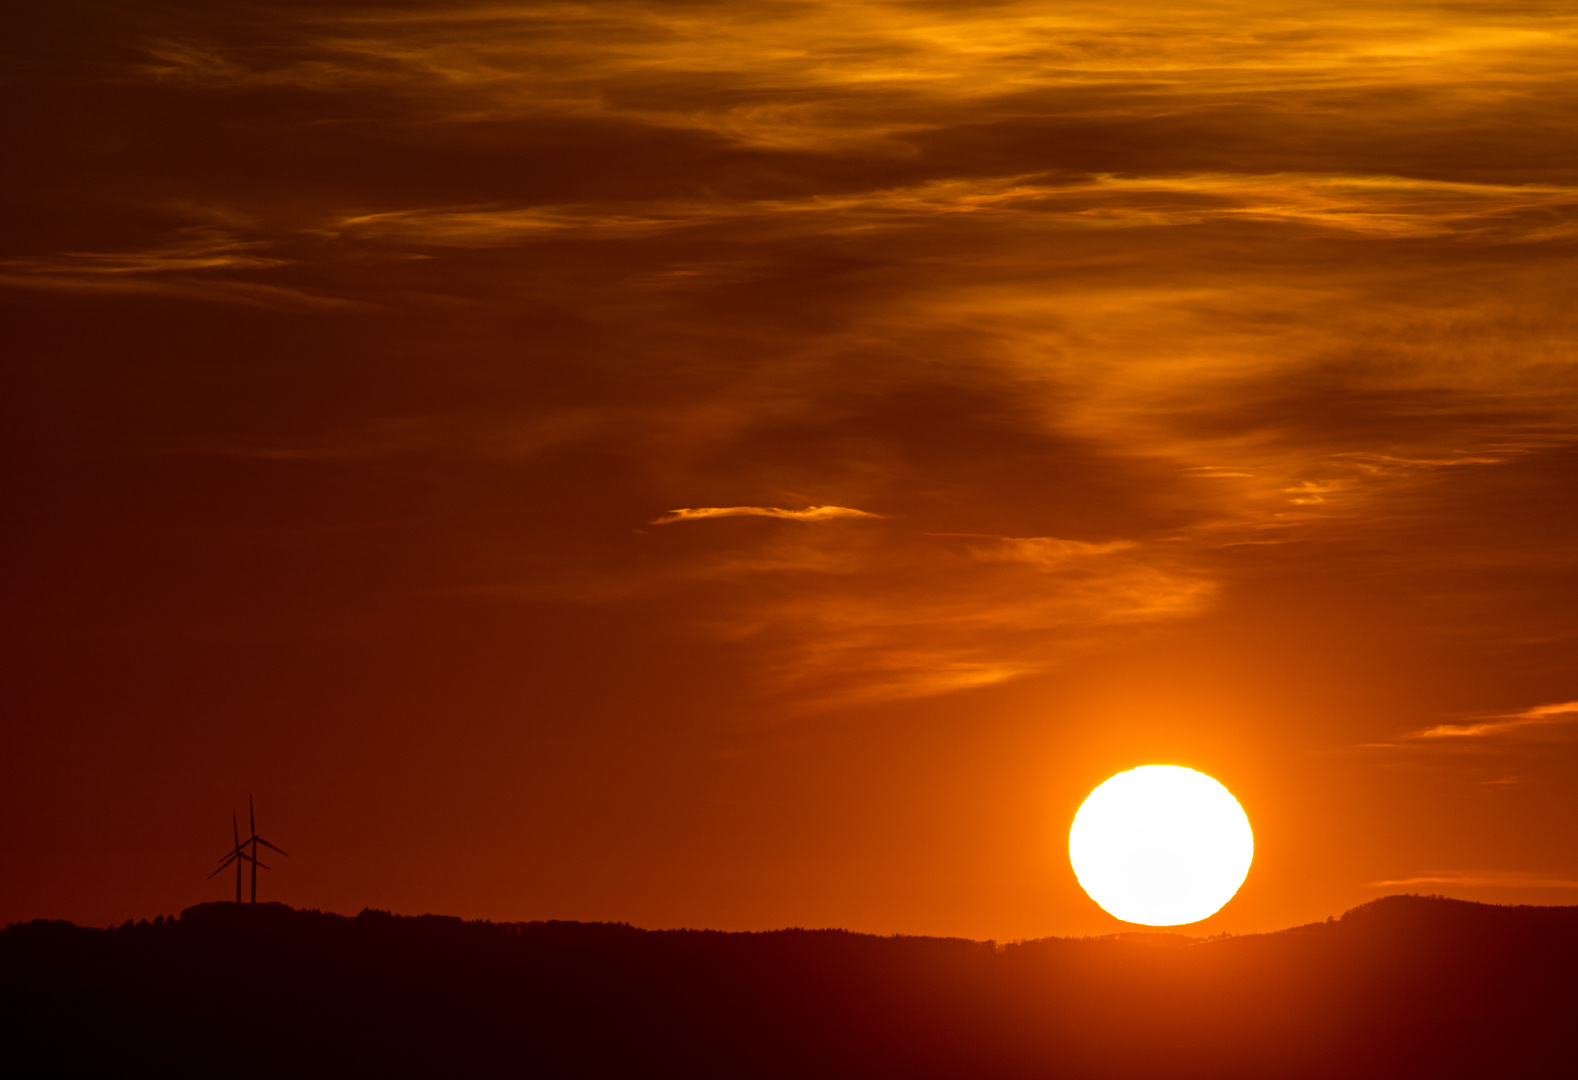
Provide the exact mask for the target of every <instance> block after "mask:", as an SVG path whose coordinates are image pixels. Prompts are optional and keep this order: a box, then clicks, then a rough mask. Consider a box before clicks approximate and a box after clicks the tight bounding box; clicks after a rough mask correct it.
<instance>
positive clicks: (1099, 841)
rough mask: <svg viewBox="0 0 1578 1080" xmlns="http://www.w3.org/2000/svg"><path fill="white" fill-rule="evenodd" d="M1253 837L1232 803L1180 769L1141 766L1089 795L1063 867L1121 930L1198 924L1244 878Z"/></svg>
mask: <svg viewBox="0 0 1578 1080" xmlns="http://www.w3.org/2000/svg"><path fill="white" fill-rule="evenodd" d="M1254 855H1255V837H1254V833H1253V832H1251V831H1250V828H1249V818H1248V817H1246V816H1245V814H1244V808H1243V807H1241V806H1239V805H1238V800H1237V799H1235V798H1233V793H1232V792H1230V791H1228V790H1227V788H1225V787H1223V786H1222V785H1221V784H1219V783H1217V782H1216V781H1215V780H1213V779H1212V778H1211V777H1209V776H1207V775H1205V773H1202V772H1196V771H1195V770H1193V769H1185V768H1183V767H1182V766H1179V765H1142V766H1140V767H1139V768H1137V769H1130V770H1129V771H1128V772H1122V773H1119V774H1118V775H1117V776H1114V777H1113V778H1112V779H1110V780H1108V781H1107V782H1106V783H1104V784H1102V785H1101V786H1100V787H1098V788H1096V790H1095V791H1092V792H1091V793H1090V795H1089V796H1087V797H1086V799H1085V801H1084V803H1083V804H1081V805H1080V808H1079V813H1077V814H1075V815H1074V827H1073V828H1071V829H1070V830H1069V833H1068V857H1069V861H1070V862H1071V863H1073V864H1074V875H1075V876H1076V877H1078V878H1079V883H1080V885H1081V886H1083V887H1084V889H1085V891H1086V892H1087V893H1089V894H1090V898H1091V899H1092V900H1094V901H1096V903H1098V904H1100V905H1101V906H1102V907H1103V908H1104V909H1105V910H1107V911H1108V912H1110V913H1111V914H1113V915H1116V916H1117V917H1118V918H1120V919H1122V920H1123V921H1124V922H1132V923H1144V924H1145V925H1147V926H1178V925H1180V924H1182V923H1192V922H1199V921H1200V920H1201V919H1203V918H1205V917H1206V916H1208V915H1211V914H1214V913H1215V912H1217V911H1218V910H1220V909H1221V907H1222V905H1223V904H1225V903H1227V902H1228V901H1229V900H1231V899H1232V898H1233V894H1234V893H1236V892H1238V887H1239V886H1240V885H1242V884H1243V883H1244V878H1245V877H1246V876H1247V875H1248V874H1249V863H1250V860H1251V859H1253V858H1254Z"/></svg>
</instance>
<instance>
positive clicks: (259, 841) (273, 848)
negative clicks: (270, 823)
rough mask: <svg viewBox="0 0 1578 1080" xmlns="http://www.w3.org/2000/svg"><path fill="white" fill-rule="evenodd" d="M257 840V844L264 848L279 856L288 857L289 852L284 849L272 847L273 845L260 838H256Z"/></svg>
mask: <svg viewBox="0 0 1578 1080" xmlns="http://www.w3.org/2000/svg"><path fill="white" fill-rule="evenodd" d="M257 840H258V843H260V844H262V845H263V846H264V847H266V848H271V849H272V850H274V851H277V852H279V853H280V854H281V855H285V856H289V855H290V852H288V851H286V850H285V849H284V848H277V847H274V845H273V844H271V843H269V842H268V841H267V840H265V839H263V838H262V837H261V836H260V837H258V838H257Z"/></svg>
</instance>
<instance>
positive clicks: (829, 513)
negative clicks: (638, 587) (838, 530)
mask: <svg viewBox="0 0 1578 1080" xmlns="http://www.w3.org/2000/svg"><path fill="white" fill-rule="evenodd" d="M881 516H882V515H881V514H872V513H868V512H867V511H865V510H854V509H851V508H850V507H847V506H808V507H806V508H805V509H804V510H784V509H781V508H779V507H776V506H695V507H681V508H680V509H678V510H670V511H668V512H667V513H665V514H663V515H662V516H661V517H657V518H653V519H652V524H653V525H671V524H673V523H674V522H676V521H700V520H702V519H704V518H725V517H769V518H783V519H784V520H786V521H832V520H833V519H835V518H875V517H881Z"/></svg>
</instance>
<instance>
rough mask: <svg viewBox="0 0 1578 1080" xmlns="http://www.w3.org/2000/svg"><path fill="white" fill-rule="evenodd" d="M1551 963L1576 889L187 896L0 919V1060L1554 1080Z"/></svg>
mask: <svg viewBox="0 0 1578 1080" xmlns="http://www.w3.org/2000/svg"><path fill="white" fill-rule="evenodd" d="M1574 972H1578V908H1531V907H1519V908H1512V907H1494V906H1490V905H1481V904H1471V903H1466V902H1463V901H1455V900H1445V899H1440V898H1430V897H1389V898H1387V899H1384V900H1378V901H1375V902H1374V903H1371V904H1367V905H1365V906H1363V907H1360V908H1357V909H1355V910H1353V911H1350V912H1348V913H1347V914H1346V915H1344V916H1343V917H1342V918H1341V919H1339V920H1328V921H1327V922H1325V923H1317V924H1313V925H1311V926H1305V927H1299V928H1295V929H1292V930H1287V931H1282V932H1280V933H1275V934H1264V935H1250V936H1243V937H1230V938H1218V939H1206V940H1194V939H1190V938H1185V937H1183V936H1181V935H1168V934H1123V935H1115V936H1112V937H1104V938H1083V939H1078V938H1049V939H1045V940H1040V941H1029V942H1021V943H1014V944H1009V945H998V944H995V943H992V942H974V941H965V940H959V939H944V938H924V937H877V936H872V935H865V934H855V933H849V932H845V931H839V930H798V929H796V930H781V931H774V932H767V933H722V932H716V931H690V930H685V931H644V930H638V929H635V928H632V927H630V926H626V925H622V924H606V923H590V924H589V923H573V922H542V923H488V922H463V921H462V920H460V919H455V918H447V917H439V916H432V915H424V916H418V917H402V916H396V915H391V914H389V913H387V912H381V911H373V910H368V911H363V912H362V913H361V914H360V915H358V916H356V917H354V918H348V917H344V916H338V915H330V914H325V913H322V912H317V911H297V910H293V909H291V908H288V907H285V906H284V905H280V904H258V905H255V906H254V905H236V904H228V903H226V904H204V905H199V906H197V907H194V908H189V909H187V910H186V911H184V912H183V913H182V914H181V917H180V918H179V919H176V918H170V919H163V918H160V919H155V920H154V921H153V922H151V923H150V922H146V921H145V922H139V923H135V924H133V923H126V924H123V925H122V926H119V927H116V928H113V929H110V930H99V929H88V928H83V927H78V926H74V925H72V924H70V923H64V922H49V921H38V922H32V923H25V924H14V925H12V926H9V927H7V928H5V930H4V931H0V993H3V994H4V997H5V1000H6V1001H7V1002H9V1005H8V1006H7V1007H6V1008H4V1009H3V1010H0V1073H4V1074H5V1075H9V1076H24V1075H27V1076H32V1075H90V1074H91V1075H100V1074H104V1075H113V1074H120V1073H125V1072H130V1071H142V1069H143V1068H153V1069H156V1070H157V1071H158V1072H159V1073H160V1074H161V1075H176V1076H181V1075H196V1074H198V1073H199V1072H201V1073H204V1074H207V1073H213V1072H215V1071H216V1070H217V1071H220V1072H223V1073H225V1074H227V1075H236V1074H239V1075H244V1076H264V1075H268V1076H283V1075H290V1076H328V1075H344V1076H368V1075H385V1076H408V1075H409V1076H415V1075H427V1076H432V1075H439V1076H531V1077H561V1076H562V1077H642V1076H656V1075H684V1076H688V1077H731V1078H741V1077H744V1078H750V1077H797V1078H802V1077H863V1078H865V1077H905V1078H929V1077H937V1078H942V1077H959V1078H972V1080H974V1078H996V1077H1002V1078H1005V1080H1006V1078H1019V1077H1026V1078H1028V1077H1060V1076H1069V1077H1168V1078H1172V1077H1180V1078H1190V1077H1200V1078H1205V1077H1211V1078H1225V1077H1244V1078H1250V1077H1254V1078H1262V1077H1323V1078H1324V1077H1339V1076H1340V1077H1407V1076H1514V1077H1516V1076H1536V1075H1560V1074H1561V1072H1562V1070H1563V1069H1564V1068H1566V1067H1568V1066H1569V1065H1570V1055H1571V1052H1572V1051H1571V1047H1572V1045H1574V1044H1575V1043H1574V1037H1573V1033H1574V1031H1575V1026H1574V1025H1575V1023H1578V1021H1575V1019H1574V1018H1575V1017H1578V976H1575V974H1574ZM243 1031H244V1032H247V1033H248V1034H247V1037H246V1039H245V1040H242V1041H241V1042H240V1043H238V1033H240V1032H243ZM238 1046H239V1047H242V1048H240V1049H238ZM1553 1065H1554V1066H1555V1067H1556V1071H1555V1072H1550V1071H1548V1070H1549V1069H1550V1068H1552V1067H1553Z"/></svg>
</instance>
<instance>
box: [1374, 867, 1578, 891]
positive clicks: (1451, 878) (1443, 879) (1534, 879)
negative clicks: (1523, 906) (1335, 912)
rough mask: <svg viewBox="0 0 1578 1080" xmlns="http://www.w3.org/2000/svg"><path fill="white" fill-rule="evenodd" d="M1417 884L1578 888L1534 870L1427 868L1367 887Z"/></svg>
mask: <svg viewBox="0 0 1578 1080" xmlns="http://www.w3.org/2000/svg"><path fill="white" fill-rule="evenodd" d="M1421 885H1445V886H1448V887H1452V886H1457V887H1460V888H1481V889H1578V880H1575V879H1573V878H1564V877H1559V876H1556V875H1554V874H1535V873H1528V872H1524V871H1519V870H1487V871H1459V870H1431V871H1426V872H1425V873H1423V874H1417V875H1415V876H1413V877H1405V878H1395V879H1391V880H1387V881H1371V882H1369V883H1368V884H1366V886H1365V887H1366V888H1369V889H1407V888H1417V887H1418V886H1421Z"/></svg>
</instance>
